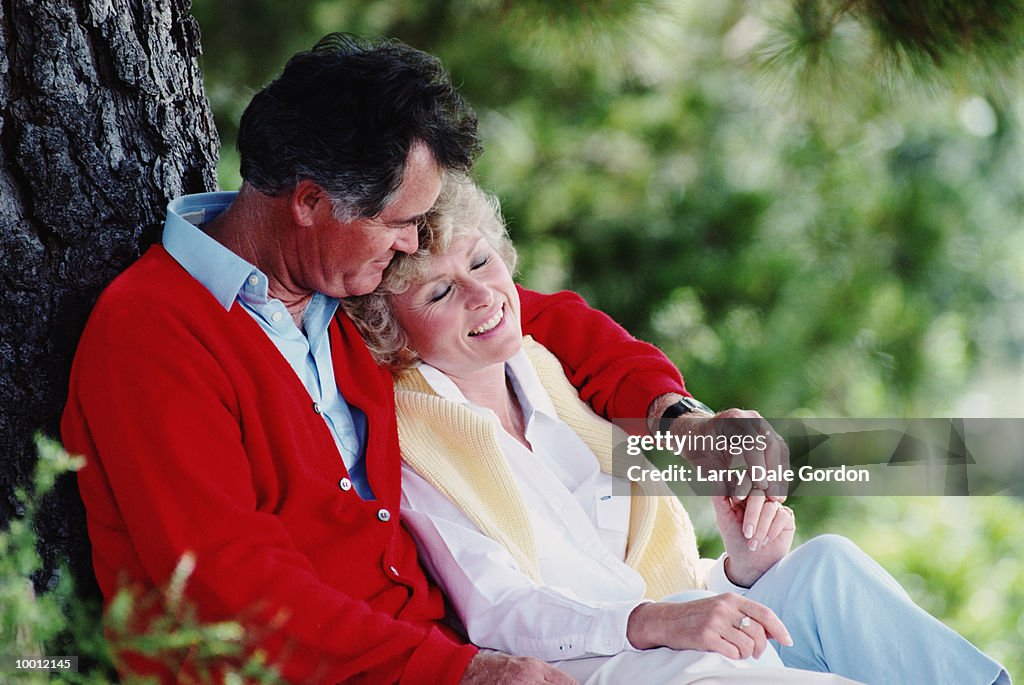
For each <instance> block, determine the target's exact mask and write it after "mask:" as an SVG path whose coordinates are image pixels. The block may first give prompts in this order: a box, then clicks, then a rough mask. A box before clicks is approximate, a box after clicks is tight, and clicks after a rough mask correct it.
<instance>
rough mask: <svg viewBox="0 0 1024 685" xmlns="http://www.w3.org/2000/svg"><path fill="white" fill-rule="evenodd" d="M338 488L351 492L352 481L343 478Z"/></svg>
mask: <svg viewBox="0 0 1024 685" xmlns="http://www.w3.org/2000/svg"><path fill="white" fill-rule="evenodd" d="M338 487H339V488H341V489H342V490H344V491H345V492H348V491H349V490H351V489H352V481H350V480H349V479H348V478H342V479H341V480H339V481H338Z"/></svg>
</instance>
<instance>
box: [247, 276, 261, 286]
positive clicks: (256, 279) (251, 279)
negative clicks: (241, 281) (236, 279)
mask: <svg viewBox="0 0 1024 685" xmlns="http://www.w3.org/2000/svg"><path fill="white" fill-rule="evenodd" d="M248 281H249V285H256V284H257V283H259V282H260V278H259V276H257V275H256V274H253V275H252V276H249V278H248Z"/></svg>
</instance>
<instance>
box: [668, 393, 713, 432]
mask: <svg viewBox="0 0 1024 685" xmlns="http://www.w3.org/2000/svg"><path fill="white" fill-rule="evenodd" d="M692 411H696V412H700V413H701V414H707V415H708V416H714V415H715V412H714V410H712V409H711V407H709V406H708V405H706V404H704V403H703V402H701V401H700V400H695V399H693V398H692V397H684V398H682V399H681V400H679V401H678V402H676V403H675V404H671V405H669V407H668V409H666V410H665V411H664V412H663V413H662V415H661V419H660V420H659V421H658V428H659V429H660V430H662V431H667V430H668V429H669V428H670V427H671V426H672V422H673V421H675V420H676V419H678V418H679V417H680V416H682V415H683V414H689V413H690V412H692Z"/></svg>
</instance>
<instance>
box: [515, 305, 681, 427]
mask: <svg viewBox="0 0 1024 685" xmlns="http://www.w3.org/2000/svg"><path fill="white" fill-rule="evenodd" d="M519 298H520V301H521V302H522V310H523V332H524V333H525V334H527V335H532V336H533V337H534V338H536V340H537V341H538V342H540V343H541V344H542V345H544V346H545V347H546V348H548V349H549V350H551V352H552V353H554V355H555V356H556V357H558V359H559V361H561V362H562V367H563V368H564V369H565V373H566V376H568V378H569V380H570V381H571V382H572V384H573V385H574V386H576V388H577V389H578V390H579V392H580V398H581V399H582V400H584V401H585V402H587V403H588V404H590V406H592V407H593V408H594V411H596V412H597V413H599V414H601V415H603V416H605V417H606V418H608V419H615V418H645V417H647V416H648V414H649V413H650V412H651V409H652V404H653V403H655V402H656V401H659V398H662V397H663V396H667V395H670V394H671V395H672V396H675V397H678V396H680V395H685V396H689V393H688V392H687V391H686V386H685V385H684V384H683V378H682V376H681V375H680V373H679V370H678V369H677V368H676V366H675V365H674V364H673V363H672V361H671V360H670V359H669V358H668V357H666V356H665V354H664V353H663V352H662V351H661V350H659V349H658V348H657V347H655V346H654V345H651V344H650V343H646V342H643V341H641V340H637V339H636V338H634V337H633V336H632V335H630V334H629V333H628V332H627V331H626V329H624V328H623V327H622V326H620V325H619V324H617V323H616V322H615V321H614V320H613V319H612V318H611V317H610V316H608V315H607V314H605V313H603V312H600V311H598V310H596V309H593V308H592V307H590V306H589V305H587V303H586V302H584V300H583V298H581V297H580V296H579V295H577V294H576V293H572V292H569V291H562V292H558V293H555V294H553V295H544V294H542V293H538V292H535V291H533V290H527V289H525V288H522V287H520V288H519ZM669 404H670V403H669Z"/></svg>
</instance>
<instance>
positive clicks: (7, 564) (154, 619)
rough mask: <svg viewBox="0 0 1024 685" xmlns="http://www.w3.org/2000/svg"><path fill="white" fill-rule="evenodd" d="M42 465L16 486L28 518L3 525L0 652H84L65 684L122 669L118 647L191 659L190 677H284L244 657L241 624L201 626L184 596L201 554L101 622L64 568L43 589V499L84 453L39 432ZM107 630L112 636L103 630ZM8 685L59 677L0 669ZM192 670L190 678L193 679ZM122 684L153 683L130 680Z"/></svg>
mask: <svg viewBox="0 0 1024 685" xmlns="http://www.w3.org/2000/svg"><path fill="white" fill-rule="evenodd" d="M36 444H37V448H38V451H39V462H38V464H37V467H36V473H35V478H34V481H33V484H32V489H31V491H24V490H22V491H19V492H18V493H17V496H18V501H19V502H20V503H21V505H22V507H23V512H24V513H23V516H22V517H21V518H18V519H14V520H12V521H11V522H10V525H9V526H8V528H7V530H4V531H0V655H4V656H22V657H37V658H38V657H43V656H50V657H56V656H77V657H79V672H78V673H63V672H62V673H60V674H59V678H60V681H61V682H67V683H81V684H83V685H101V684H103V683H109V682H113V681H114V680H115V675H114V674H115V668H117V667H120V668H119V670H121V671H122V673H123V672H125V668H124V664H123V663H122V662H121V661H120V659H121V654H122V653H124V652H131V653H134V654H138V655H143V656H146V657H148V658H152V659H155V660H158V661H159V660H167V661H168V662H169V663H178V664H180V662H181V661H182V660H183V658H184V656H185V655H186V654H188V655H189V656H190V663H192V664H194V667H195V672H196V675H195V677H194V678H193V679H189V680H183V682H188V683H192V684H193V685H199V684H201V683H212V682H224V683H228V684H229V685H230V684H232V683H239V684H240V683H242V682H259V683H265V684H267V685H273V684H274V683H278V682H280V680H279V678H278V677H277V675H276V673H275V671H274V670H273V669H272V668H270V667H268V665H267V664H265V663H264V658H263V657H262V656H261V655H260V654H259V653H258V652H257V653H255V654H252V655H248V656H247V655H246V649H245V648H246V644H247V642H248V637H247V635H246V634H245V632H244V631H243V629H242V627H241V626H240V625H239V624H238V623H235V622H221V623H204V622H203V621H201V620H200V619H199V618H198V617H197V615H196V612H195V607H194V606H192V605H191V603H190V602H189V601H188V600H187V599H186V598H185V594H184V591H185V586H186V584H187V582H188V578H189V576H190V574H191V573H192V570H193V569H194V568H195V559H194V558H193V557H191V556H190V555H185V556H184V557H183V558H182V559H181V561H180V562H179V564H178V566H177V568H176V569H175V572H174V574H173V576H172V578H171V581H170V582H169V583H168V586H167V588H166V589H165V590H164V591H163V592H162V593H161V594H160V595H159V596H155V597H154V596H140V595H138V594H137V593H134V592H132V591H131V590H129V589H124V590H122V591H120V592H119V593H118V594H117V595H116V596H115V597H114V598H113V600H112V601H111V602H110V605H109V606H108V608H107V611H106V614H105V616H104V617H103V622H102V624H101V623H100V620H99V619H98V615H99V608H98V607H94V606H91V605H90V604H89V603H88V601H86V600H84V599H83V598H81V597H79V596H78V594H77V593H76V590H75V587H74V583H73V581H72V579H71V576H70V574H69V573H68V572H67V570H66V569H64V570H62V572H61V573H60V574H59V580H58V582H57V583H56V585H55V587H52V588H48V589H46V590H45V591H44V592H42V593H40V594H36V591H35V589H34V587H33V583H32V577H33V575H34V574H35V573H37V572H38V571H39V570H40V569H41V568H42V562H41V560H40V558H39V555H38V554H37V552H36V541H37V538H36V533H35V530H34V528H33V521H34V517H35V514H36V512H37V511H38V509H39V503H40V502H41V501H42V500H43V498H44V497H45V496H46V494H47V493H48V492H49V491H50V490H51V489H52V488H53V485H54V483H55V482H56V480H57V478H59V477H61V476H62V475H64V474H66V473H69V472H72V471H77V470H78V469H80V468H81V467H82V466H83V465H84V460H82V459H81V458H79V457H71V456H69V455H68V454H67V452H65V451H64V449H63V448H61V446H60V445H59V444H58V443H56V442H54V441H53V440H49V439H47V438H42V437H40V438H37V441H36ZM104 636H106V637H104ZM0 675H2V676H3V677H4V679H5V680H4V682H17V683H24V684H27V685H33V684H35V683H40V684H42V683H50V682H53V678H54V677H55V675H51V674H48V673H42V672H25V673H20V674H17V675H14V674H8V673H0ZM186 677H187V676H186ZM125 682H146V680H145V679H140V678H131V677H129V678H128V679H127V680H126V681H125Z"/></svg>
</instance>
